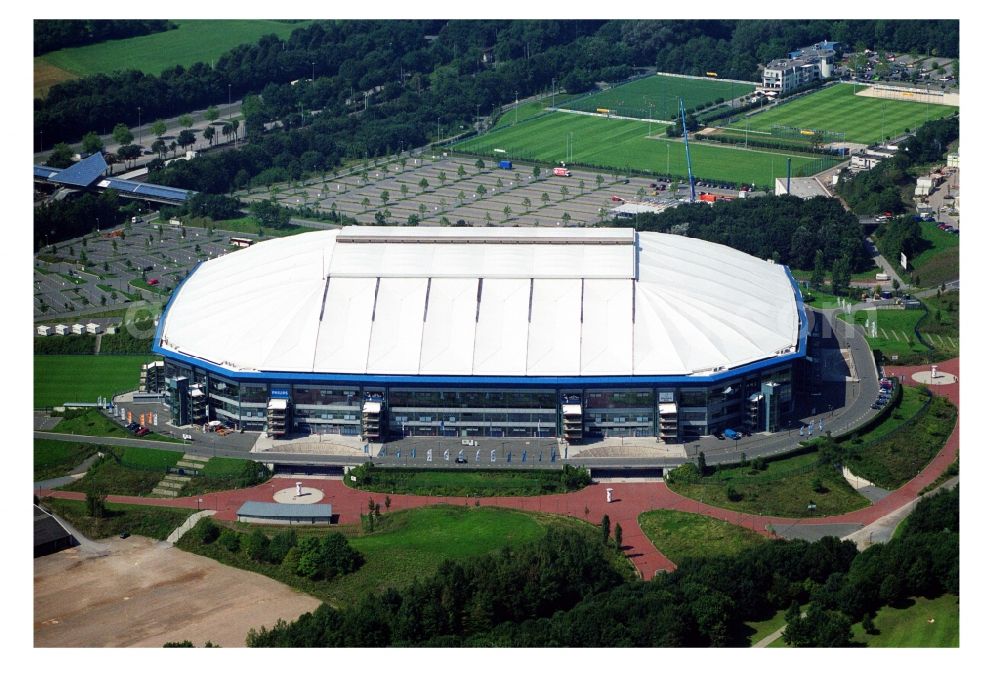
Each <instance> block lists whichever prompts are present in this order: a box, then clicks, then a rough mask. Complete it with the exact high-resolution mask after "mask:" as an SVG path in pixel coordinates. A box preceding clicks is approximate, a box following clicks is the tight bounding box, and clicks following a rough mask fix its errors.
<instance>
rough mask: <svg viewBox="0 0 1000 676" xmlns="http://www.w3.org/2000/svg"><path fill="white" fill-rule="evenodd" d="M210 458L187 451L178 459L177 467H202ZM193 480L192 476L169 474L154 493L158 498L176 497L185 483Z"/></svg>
mask: <svg viewBox="0 0 1000 676" xmlns="http://www.w3.org/2000/svg"><path fill="white" fill-rule="evenodd" d="M208 460H209V459H208V458H206V457H205V456H202V455H195V454H193V453H185V454H184V457H182V458H181V459H180V460H178V461H177V464H176V465H175V467H179V468H183V469H186V470H187V469H202V468H204V467H205V463H207V462H208ZM189 481H191V477H189V476H183V475H180V474H167V475H166V476H165V477H163V479H161V480H160V483H158V484H157V485H156V488H154V489H153V491H152V493H153V495H155V496H156V497H158V498H176V497H177V496H178V494H179V493H180V491H181V489H182V488H184V485H185V484H186V483H187V482H189Z"/></svg>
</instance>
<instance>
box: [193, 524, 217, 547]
mask: <svg viewBox="0 0 1000 676" xmlns="http://www.w3.org/2000/svg"><path fill="white" fill-rule="evenodd" d="M194 528H195V534H196V535H197V537H198V539H199V540H201V542H202V544H206V545H208V544H212V543H213V542H215V541H216V540H218V539H219V535H220V534H221V531H220V530H219V525H218V524H217V523H215V522H214V521H212V520H211V519H201V520H200V521H198V523H197V524H196V525H195V527H194Z"/></svg>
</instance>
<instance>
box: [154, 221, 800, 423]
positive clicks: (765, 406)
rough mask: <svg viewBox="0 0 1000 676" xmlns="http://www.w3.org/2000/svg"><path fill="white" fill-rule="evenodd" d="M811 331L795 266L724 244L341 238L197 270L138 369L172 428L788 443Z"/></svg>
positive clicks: (439, 233)
mask: <svg viewBox="0 0 1000 676" xmlns="http://www.w3.org/2000/svg"><path fill="white" fill-rule="evenodd" d="M807 334H808V327H807V322H806V319H805V314H804V309H803V304H802V299H801V296H800V295H799V292H798V287H797V286H796V284H795V282H794V280H793V279H792V277H791V275H790V273H789V271H788V269H787V268H786V267H784V266H781V265H776V264H773V263H770V262H767V261H763V260H760V259H757V258H754V257H752V256H749V255H747V254H744V253H742V252H739V251H736V250H734V249H731V248H728V247H725V246H722V245H719V244H714V243H710V242H705V241H702V240H697V239H692V238H688V237H683V236H680V235H668V234H662V233H653V232H641V233H640V232H635V231H634V230H631V229H628V228H512V227H499V228H467V227H451V228H435V227H367V226H356V227H349V228H344V229H342V230H339V231H322V232H311V233H304V234H301V235H296V236H293V237H286V238H281V239H275V240H270V241H266V242H261V243H258V244H255V245H254V246H252V247H250V248H247V249H243V250H240V251H236V252H233V253H230V254H227V255H226V256H223V257H221V258H216V259H213V260H210V261H207V262H205V263H202V264H201V265H199V266H198V267H197V268H195V269H194V271H193V272H192V273H191V275H190V276H189V277H188V278H187V279H186V280H184V282H183V283H182V284H180V285H179V286H178V287H177V289H176V291H175V292H174V294H173V296H172V298H171V299H170V302H169V303H168V305H167V308H166V310H165V311H164V314H163V317H162V318H161V320H160V322H159V324H158V328H157V334H156V337H155V339H154V345H153V350H154V352H156V353H157V354H159V355H161V356H162V357H163V360H164V371H165V378H166V386H167V391H168V399H169V403H170V408H171V417H172V419H173V422H174V423H175V424H179V425H185V424H201V423H204V422H206V421H215V420H218V421H220V422H222V423H223V424H225V425H227V426H230V427H233V428H237V429H242V430H247V431H266V432H268V433H270V434H272V435H274V436H284V435H301V434H341V435H350V436H359V437H362V438H364V439H366V440H370V441H382V440H386V439H394V438H399V437H402V436H409V435H419V436H482V437H490V436H493V437H557V436H558V437H562V438H564V439H566V440H568V441H574V440H578V439H581V438H583V437H591V438H593V437H623V436H643V437H658V438H659V439H661V440H662V441H665V442H677V441H680V440H683V439H689V438H693V437H698V436H701V435H705V434H709V433H712V432H715V431H717V430H719V429H722V428H726V427H744V428H747V429H752V430H776V429H778V428H779V427H781V426H783V424H784V421H786V420H787V419H788V418H789V417H790V416H789V415H788V414H790V413H791V410H792V394H793V392H792V390H793V386H794V384H793V380H794V376H795V371H796V365H797V364H798V363H800V360H801V358H802V357H804V356H805V352H806V335H807Z"/></svg>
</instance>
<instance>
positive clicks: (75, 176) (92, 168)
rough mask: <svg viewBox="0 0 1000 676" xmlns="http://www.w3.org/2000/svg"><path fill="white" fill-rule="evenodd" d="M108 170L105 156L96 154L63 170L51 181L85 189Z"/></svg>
mask: <svg viewBox="0 0 1000 676" xmlns="http://www.w3.org/2000/svg"><path fill="white" fill-rule="evenodd" d="M107 170H108V163H107V162H105V161H104V155H102V154H101V153H94V154H93V155H91V156H90V157H87V158H85V159H82V160H80V161H79V162H77V163H76V164H74V165H73V166H71V167H69V168H67V169H63V170H62V171H60V172H59V173H58V174H56V175H55V176H52V177H51V178H50V179H49V180H51V181H52V182H53V183H64V184H66V185H75V186H79V187H81V188H85V187H87V186H89V185H90V184H91V183H93V182H94V181H96V180H97V179H98V178H99V177H100V176H101V175H102V174H103V173H104V172H105V171H107Z"/></svg>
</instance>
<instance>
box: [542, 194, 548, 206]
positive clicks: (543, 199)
mask: <svg viewBox="0 0 1000 676" xmlns="http://www.w3.org/2000/svg"><path fill="white" fill-rule="evenodd" d="M542 203H543V204H548V203H549V194H548V193H547V192H543V193H542Z"/></svg>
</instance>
